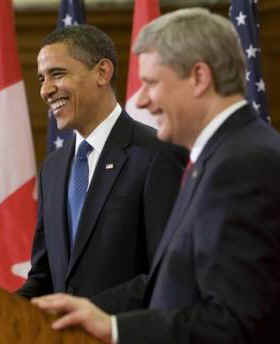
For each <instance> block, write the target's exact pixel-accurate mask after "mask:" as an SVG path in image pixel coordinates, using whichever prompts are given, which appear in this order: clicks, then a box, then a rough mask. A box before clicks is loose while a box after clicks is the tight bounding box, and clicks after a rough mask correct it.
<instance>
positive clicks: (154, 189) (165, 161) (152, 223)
mask: <svg viewBox="0 0 280 344" xmlns="http://www.w3.org/2000/svg"><path fill="white" fill-rule="evenodd" d="M168 148H169V149H167V150H165V151H161V152H159V153H157V154H156V155H155V157H154V159H153V160H152V161H151V164H150V168H149V172H148V175H147V178H146V182H145V188H144V195H143V204H144V218H145V230H146V247H147V256H148V260H149V266H151V264H152V260H153V257H154V254H155V252H156V248H157V246H158V244H159V242H160V239H161V236H162V234H163V231H164V229H165V227H166V224H167V221H168V218H169V216H170V214H171V212H172V209H173V205H174V203H175V200H176V197H177V194H178V191H179V188H180V184H181V179H182V173H183V168H184V166H185V164H186V161H187V152H186V151H185V150H183V149H182V148H179V147H177V146H170V147H168Z"/></svg>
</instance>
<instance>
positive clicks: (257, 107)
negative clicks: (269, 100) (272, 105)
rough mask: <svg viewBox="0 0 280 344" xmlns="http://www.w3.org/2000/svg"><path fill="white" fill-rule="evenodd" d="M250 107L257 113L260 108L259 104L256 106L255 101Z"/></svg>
mask: <svg viewBox="0 0 280 344" xmlns="http://www.w3.org/2000/svg"><path fill="white" fill-rule="evenodd" d="M252 105H253V108H254V109H255V110H256V111H257V112H259V111H260V107H261V105H260V104H257V103H256V102H255V101H253V103H252Z"/></svg>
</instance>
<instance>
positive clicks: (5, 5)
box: [0, 0, 37, 291]
mask: <svg viewBox="0 0 280 344" xmlns="http://www.w3.org/2000/svg"><path fill="white" fill-rule="evenodd" d="M0 13H1V20H0V254H1V256H0V286H1V287H2V288H5V289H7V290H9V291H13V290H15V289H17V288H18V287H20V286H21V284H22V282H23V281H24V278H25V277H26V275H27V272H28V270H29V267H30V262H29V259H30V251H31V243H32V237H33V231H34V227H35V221H36V204H37V202H36V200H35V198H36V191H35V179H36V178H35V160H34V150H33V141H32V134H31V129H30V124H29V117H28V110H27V103H26V97H25V90H24V84H23V81H22V76H21V71H20V65H19V58H18V53H17V49H16V41H15V31H14V24H13V23H14V18H13V11H12V1H11V0H0Z"/></svg>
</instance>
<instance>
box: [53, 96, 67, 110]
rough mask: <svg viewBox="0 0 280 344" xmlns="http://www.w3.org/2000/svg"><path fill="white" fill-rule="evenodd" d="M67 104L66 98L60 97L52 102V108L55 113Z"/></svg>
mask: <svg viewBox="0 0 280 344" xmlns="http://www.w3.org/2000/svg"><path fill="white" fill-rule="evenodd" d="M65 104H66V100H64V99H59V100H57V101H55V102H53V103H52V104H51V110H52V111H53V113H56V112H58V111H59V110H60V109H61V108H62V107H63V106H64V105H65Z"/></svg>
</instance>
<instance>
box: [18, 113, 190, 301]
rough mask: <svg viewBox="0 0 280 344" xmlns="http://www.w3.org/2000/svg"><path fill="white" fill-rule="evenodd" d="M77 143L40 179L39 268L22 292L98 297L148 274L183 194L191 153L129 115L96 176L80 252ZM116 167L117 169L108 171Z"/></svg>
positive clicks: (35, 259)
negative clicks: (72, 205) (74, 192)
mask: <svg viewBox="0 0 280 344" xmlns="http://www.w3.org/2000/svg"><path fill="white" fill-rule="evenodd" d="M74 147H75V139H73V140H72V142H70V143H69V144H67V145H65V147H63V148H62V149H60V150H58V151H57V152H55V153H53V154H51V155H50V156H49V157H48V158H47V160H46V161H45V163H44V166H43V168H42V170H41V174H40V196H39V213H38V224H37V229H36V233H35V238H34V243H33V252H32V268H31V271H30V273H29V276H28V279H27V281H26V283H25V284H24V285H23V287H22V288H21V289H20V290H19V291H18V293H19V294H20V295H22V296H25V297H28V298H30V297H33V296H36V295H37V296H38V295H42V294H46V293H53V292H68V293H71V294H74V295H79V296H85V297H92V296H93V295H95V294H98V293H100V292H102V291H104V290H107V289H108V288H111V287H113V286H115V285H118V284H120V283H123V282H125V281H127V280H130V279H132V278H133V277H135V276H137V275H139V274H146V273H148V271H149V268H150V266H151V262H152V258H153V255H154V252H155V249H156V246H157V244H158V242H159V240H160V237H161V234H162V232H163V229H164V227H165V224H166V222H167V219H168V216H169V214H170V212H171V209H172V207H173V203H174V200H175V199H176V196H177V192H178V189H179V184H180V179H181V174H182V168H183V163H184V162H185V158H186V155H185V151H183V150H182V149H181V148H178V147H176V146H173V145H169V144H163V143H162V142H160V141H159V140H157V138H156V136H155V131H154V130H153V129H152V128H149V127H147V126H144V125H143V124H140V123H138V122H136V121H134V120H132V119H131V118H130V117H129V116H128V115H127V114H126V113H125V112H123V113H122V114H121V116H120V117H119V119H118V120H117V122H116V124H115V126H114V127H113V129H112V131H111V133H110V135H109V137H108V139H107V141H106V143H105V146H104V149H103V151H102V153H101V156H100V159H99V161H98V165H97V167H96V170H95V172H94V176H93V178H92V181H91V184H90V187H89V190H88V193H87V197H86V200H85V203H84V207H83V210H82V213H81V217H80V223H79V228H78V232H77V236H76V241H75V246H74V249H73V252H72V254H71V255H70V250H69V231H68V225H67V188H68V177H69V171H70V166H71V160H72V157H73V154H74ZM106 164H113V166H114V168H113V169H105V166H106Z"/></svg>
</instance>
